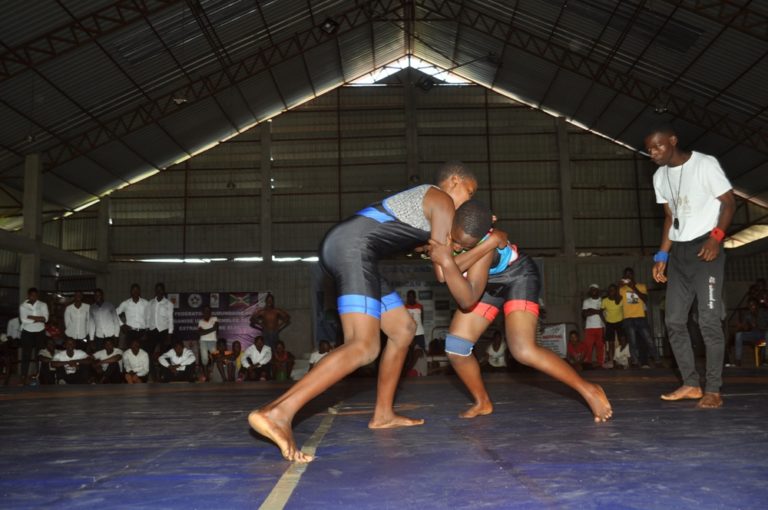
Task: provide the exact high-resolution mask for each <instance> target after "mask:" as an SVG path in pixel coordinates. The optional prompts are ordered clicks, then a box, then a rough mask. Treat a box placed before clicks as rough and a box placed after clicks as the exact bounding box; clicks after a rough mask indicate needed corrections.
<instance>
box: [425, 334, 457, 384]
mask: <svg viewBox="0 0 768 510" xmlns="http://www.w3.org/2000/svg"><path fill="white" fill-rule="evenodd" d="M427 367H428V375H434V374H447V373H449V372H450V371H451V364H450V362H449V361H448V356H447V355H446V354H445V339H443V338H433V339H432V341H431V342H429V350H428V351H427Z"/></svg>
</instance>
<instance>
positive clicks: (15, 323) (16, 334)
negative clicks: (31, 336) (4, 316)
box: [5, 317, 21, 344]
mask: <svg viewBox="0 0 768 510" xmlns="http://www.w3.org/2000/svg"><path fill="white" fill-rule="evenodd" d="M20 335H21V323H20V322H19V318H18V317H14V318H12V319H11V320H9V321H8V325H7V326H6V328H5V336H6V337H7V338H8V341H9V342H13V341H15V340H18V339H19V338H21V336H20ZM14 344H15V343H14Z"/></svg>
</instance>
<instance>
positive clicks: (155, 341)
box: [147, 283, 173, 357]
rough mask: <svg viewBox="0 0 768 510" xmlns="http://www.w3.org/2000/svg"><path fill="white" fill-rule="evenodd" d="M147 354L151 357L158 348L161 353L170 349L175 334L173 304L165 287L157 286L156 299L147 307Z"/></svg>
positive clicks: (162, 285)
mask: <svg viewBox="0 0 768 510" xmlns="http://www.w3.org/2000/svg"><path fill="white" fill-rule="evenodd" d="M147 328H148V329H149V331H148V332H147V352H148V353H149V355H150V357H152V353H153V352H155V351H156V350H157V349H158V347H159V350H160V352H165V351H166V350H168V349H169V348H170V343H171V335H172V334H173V303H171V302H170V301H169V300H168V298H166V297H165V285H164V284H162V283H158V284H156V285H155V297H154V298H153V299H152V300H151V301H150V302H149V305H148V307H147Z"/></svg>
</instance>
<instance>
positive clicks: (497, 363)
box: [485, 342, 507, 368]
mask: <svg viewBox="0 0 768 510" xmlns="http://www.w3.org/2000/svg"><path fill="white" fill-rule="evenodd" d="M485 353H486V354H487V355H488V364H489V365H491V366H492V367H496V368H502V367H506V366H507V358H506V354H507V346H506V344H505V343H504V342H501V344H499V350H498V351H497V350H496V349H494V348H493V344H491V345H489V346H488V348H487V349H486V350H485Z"/></svg>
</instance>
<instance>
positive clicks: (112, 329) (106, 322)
mask: <svg viewBox="0 0 768 510" xmlns="http://www.w3.org/2000/svg"><path fill="white" fill-rule="evenodd" d="M93 299H94V301H93V304H92V305H91V309H90V315H91V317H90V320H89V321H88V328H89V329H88V336H90V337H91V343H92V344H93V348H94V349H95V350H97V351H100V350H102V349H103V348H104V343H105V342H106V340H107V339H111V340H114V341H116V340H117V337H118V336H120V325H121V322H120V317H118V316H117V311H116V310H115V306H114V305H113V304H112V303H110V302H109V301H104V291H103V290H101V289H96V290H95V291H93ZM113 345H114V344H113ZM128 345H130V343H129V344H128Z"/></svg>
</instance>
